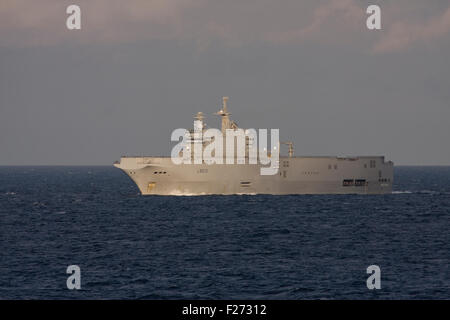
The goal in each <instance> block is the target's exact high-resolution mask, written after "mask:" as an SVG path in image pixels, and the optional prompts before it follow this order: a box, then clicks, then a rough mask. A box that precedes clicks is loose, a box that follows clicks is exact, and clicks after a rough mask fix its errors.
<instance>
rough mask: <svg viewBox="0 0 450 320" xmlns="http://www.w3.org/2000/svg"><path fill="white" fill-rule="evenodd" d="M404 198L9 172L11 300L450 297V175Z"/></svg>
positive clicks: (1, 267)
mask: <svg viewBox="0 0 450 320" xmlns="http://www.w3.org/2000/svg"><path fill="white" fill-rule="evenodd" d="M394 189H395V192H394V193H393V194H389V195H299V196H268V195H255V196H197V197H162V196H146V197H143V196H139V195H138V190H137V188H136V187H135V186H134V184H133V183H132V182H131V180H129V178H128V177H126V176H125V174H123V173H122V172H121V171H120V170H118V169H115V168H113V167H0V299H428V298H430V299H449V298H450V270H449V265H450V167H396V168H395V187H394ZM69 265H78V266H79V267H80V269H81V290H69V289H67V286H66V280H67V277H68V276H69V275H68V274H66V269H67V267H68V266H69ZM370 265H378V266H379V267H380V269H381V289H380V290H369V289H368V288H367V286H366V280H367V278H368V277H369V275H368V274H367V273H366V269H367V267H368V266H370Z"/></svg>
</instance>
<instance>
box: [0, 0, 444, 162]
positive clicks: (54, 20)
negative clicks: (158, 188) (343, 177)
mask: <svg viewBox="0 0 450 320" xmlns="http://www.w3.org/2000/svg"><path fill="white" fill-rule="evenodd" d="M70 4H78V5H79V6H80V7H81V27H82V29H81V30H68V29H67V28H66V18H67V17H68V15H67V14H66V7H67V6H68V5H70ZM369 4H378V5H380V7H381V24H382V30H368V29H367V28H366V19H367V17H368V15H367V14H366V8H367V6H368V5H369ZM222 96H229V97H230V101H229V108H230V111H231V112H232V114H233V115H232V117H233V119H234V120H235V121H236V122H237V123H238V125H239V126H240V127H243V128H279V129H280V138H281V140H291V141H294V146H295V154H296V155H298V156H301V155H340V156H342V155H385V156H386V158H387V159H388V160H392V161H394V162H395V163H396V164H399V165H401V164H417V165H450V2H449V1H448V0H429V1H423V0H396V1H376V0H321V1H320V0H319V1H318V0H310V1H306V0H305V1H298V0H270V1H269V0H227V1H223V0H222V1H219V0H217V1H213V0H153V1H144V0H128V1H119V0H89V1H87V0H71V1H62V0H53V1H51V0H35V1H30V0H28V1H25V0H2V1H1V2H0V165H33V164H36V165H45V164H49V165H54V164H61V165H78V164H79V165H90V164H106V165H109V164H112V163H113V162H114V161H115V160H118V159H119V158H120V156H121V155H125V154H127V155H155V156H156V155H170V150H171V148H172V146H173V145H174V143H171V142H170V134H171V132H172V130H174V129H176V128H191V127H192V125H193V116H194V114H195V113H196V112H198V111H203V112H204V113H205V115H206V122H207V124H208V126H209V127H218V126H219V119H218V118H217V116H215V115H213V113H214V112H216V111H218V109H219V108H220V104H221V97H222Z"/></svg>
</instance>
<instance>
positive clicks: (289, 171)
mask: <svg viewBox="0 0 450 320" xmlns="http://www.w3.org/2000/svg"><path fill="white" fill-rule="evenodd" d="M115 166H116V167H118V168H119V169H122V170H123V171H124V172H125V173H126V174H127V175H128V176H129V177H130V178H131V179H132V180H133V181H134V183H135V184H136V185H137V187H138V188H139V190H140V192H141V194H142V195H209V194H222V195H231V194H386V193H391V192H392V184H393V163H392V162H391V161H388V162H385V161H384V157H379V156H374V157H368V156H364V157H352V158H349V157H346V158H340V157H280V160H279V170H278V173H277V174H276V175H269V176H264V175H261V174H260V168H261V165H260V164H233V165H230V164H210V165H208V164H181V165H175V164H173V163H172V161H171V158H169V157H122V158H121V160H120V162H119V163H116V164H115Z"/></svg>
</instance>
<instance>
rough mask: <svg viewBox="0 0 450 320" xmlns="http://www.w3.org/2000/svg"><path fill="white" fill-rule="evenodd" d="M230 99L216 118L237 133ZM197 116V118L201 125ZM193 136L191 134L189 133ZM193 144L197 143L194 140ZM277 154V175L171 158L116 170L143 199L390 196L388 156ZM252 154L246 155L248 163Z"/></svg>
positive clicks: (253, 167) (128, 160)
mask: <svg viewBox="0 0 450 320" xmlns="http://www.w3.org/2000/svg"><path fill="white" fill-rule="evenodd" d="M227 100H228V98H227V97H224V98H223V102H222V103H223V104H222V108H221V110H220V111H219V112H217V113H216V114H217V115H219V116H220V117H221V120H222V128H221V132H222V133H224V132H225V131H226V129H237V128H238V126H237V124H236V122H234V121H232V120H231V118H230V115H231V114H230V113H229V112H228V107H227ZM203 118H204V117H203V114H202V113H201V112H199V113H198V114H197V115H196V117H195V119H196V120H197V121H201V122H203ZM191 132H193V131H191ZM192 143H193V141H192ZM281 143H283V144H286V145H287V146H288V154H287V155H285V156H283V155H281V154H280V155H279V158H278V159H279V160H278V161H277V174H275V175H261V174H260V168H261V167H264V165H262V164H259V163H257V164H250V163H249V161H246V162H245V163H239V164H225V163H224V164H217V163H213V164H209V163H206V162H205V161H202V163H196V164H194V163H192V164H174V162H173V161H172V158H171V157H151V156H148V157H134V156H123V157H121V158H120V161H116V162H115V163H114V166H115V167H117V168H119V169H121V170H123V171H124V172H125V173H126V174H127V175H128V176H129V177H130V178H131V180H133V182H134V183H135V184H136V185H137V187H138V188H139V190H140V192H141V194H142V195H186V196H187V195H212V194H217V195H232V194H274V195H281V194H385V193H391V192H392V184H393V174H394V164H393V162H392V161H385V158H384V156H349V157H338V156H294V146H293V143H292V142H281ZM247 156H248V154H247V153H246V159H247V160H248V158H247Z"/></svg>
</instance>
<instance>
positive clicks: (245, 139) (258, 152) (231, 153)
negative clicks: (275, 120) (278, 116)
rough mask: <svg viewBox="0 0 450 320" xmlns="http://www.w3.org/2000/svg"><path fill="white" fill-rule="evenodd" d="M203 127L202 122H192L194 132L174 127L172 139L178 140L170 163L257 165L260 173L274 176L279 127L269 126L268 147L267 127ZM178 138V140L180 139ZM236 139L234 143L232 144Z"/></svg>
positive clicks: (276, 168) (277, 157) (277, 162)
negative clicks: (260, 165) (224, 128)
mask: <svg viewBox="0 0 450 320" xmlns="http://www.w3.org/2000/svg"><path fill="white" fill-rule="evenodd" d="M224 131H225V132H222V131H220V130H219V129H214V128H210V129H206V130H203V122H202V121H199V120H196V121H194V131H193V132H192V133H191V132H189V131H188V130H186V129H181V128H180V129H175V130H174V131H173V132H172V135H171V141H178V142H179V143H177V144H176V145H175V146H174V147H173V148H172V152H171V159H172V162H173V163H174V164H176V165H180V164H202V163H206V164H224V163H225V164H257V163H258V161H259V163H260V164H262V165H268V166H267V167H261V168H260V173H261V175H275V174H277V173H278V168H279V157H280V156H279V154H280V152H279V149H280V147H279V146H280V141H279V129H270V144H271V148H270V149H269V148H268V146H267V134H268V130H267V129H259V130H258V131H257V130H255V129H245V130H244V129H239V128H238V129H226V130H224ZM180 139H181V141H180ZM235 142H236V143H235Z"/></svg>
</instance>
